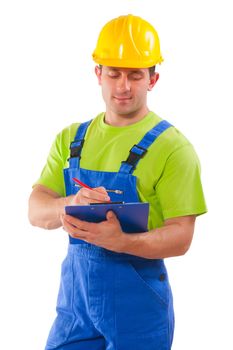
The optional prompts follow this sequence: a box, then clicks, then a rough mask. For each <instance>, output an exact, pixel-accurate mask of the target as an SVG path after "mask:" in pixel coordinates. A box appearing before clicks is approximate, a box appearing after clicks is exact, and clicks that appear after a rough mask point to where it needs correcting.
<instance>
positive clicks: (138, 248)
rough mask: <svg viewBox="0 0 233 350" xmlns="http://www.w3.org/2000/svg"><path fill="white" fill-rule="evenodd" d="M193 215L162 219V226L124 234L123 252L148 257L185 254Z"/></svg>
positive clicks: (158, 257) (194, 217)
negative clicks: (132, 233)
mask: <svg viewBox="0 0 233 350" xmlns="http://www.w3.org/2000/svg"><path fill="white" fill-rule="evenodd" d="M195 219H196V216H195V215H188V216H181V217H177V218H171V219H167V220H165V221H164V226H163V227H160V228H157V229H154V230H151V231H149V232H145V233H142V234H134V235H127V236H125V245H124V248H123V251H124V253H128V254H133V255H138V256H142V257H145V258H149V259H163V258H167V257H172V256H179V255H183V254H185V253H186V252H187V251H188V249H189V247H190V245H191V242H192V238H193V233H194V226H195Z"/></svg>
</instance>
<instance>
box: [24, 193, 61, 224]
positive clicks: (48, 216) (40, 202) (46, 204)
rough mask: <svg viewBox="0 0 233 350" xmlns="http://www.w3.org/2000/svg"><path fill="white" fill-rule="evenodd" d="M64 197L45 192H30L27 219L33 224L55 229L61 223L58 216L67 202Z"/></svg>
mask: <svg viewBox="0 0 233 350" xmlns="http://www.w3.org/2000/svg"><path fill="white" fill-rule="evenodd" d="M66 202H67V198H65V197H58V196H57V197H56V198H54V197H51V195H50V194H48V193H46V192H37V193H32V195H31V196H30V199H29V212H28V217H29V221H30V223H31V224H32V225H33V226H38V227H41V228H45V229H55V228H58V227H60V226H61V225H62V223H61V220H60V216H61V214H63V213H64V207H65V205H66V204H67V203H66Z"/></svg>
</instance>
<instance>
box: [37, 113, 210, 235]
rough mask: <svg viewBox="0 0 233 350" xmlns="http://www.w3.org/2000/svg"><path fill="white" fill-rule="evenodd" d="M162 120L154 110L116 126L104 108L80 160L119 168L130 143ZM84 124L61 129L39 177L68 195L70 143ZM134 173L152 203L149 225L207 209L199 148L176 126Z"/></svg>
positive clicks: (107, 168)
mask: <svg viewBox="0 0 233 350" xmlns="http://www.w3.org/2000/svg"><path fill="white" fill-rule="evenodd" d="M161 120H162V119H161V118H160V117H158V116H157V115H156V114H154V113H153V112H149V113H148V114H147V115H146V116H145V118H143V119H142V120H140V121H139V122H137V123H135V124H132V125H128V126H124V127H114V126H111V125H108V124H105V123H104V113H101V114H99V115H98V116H97V117H96V118H95V119H94V120H93V121H92V123H91V124H90V126H89V128H88V130H87V133H86V136H85V143H84V146H83V149H82V158H81V161H80V166H81V167H82V168H85V169H89V170H96V171H112V172H116V171H118V170H119V169H120V165H121V161H123V160H126V159H127V157H128V155H129V150H130V149H131V147H132V146H133V145H134V144H137V143H138V142H139V141H140V140H141V139H142V137H143V136H144V135H145V134H146V132H147V131H149V130H150V129H152V128H153V127H154V126H155V125H156V124H157V123H159V122H160V121H161ZM79 125H80V124H78V123H74V124H72V125H70V126H69V127H67V128H65V129H64V130H62V131H61V132H60V133H59V134H58V135H57V137H56V139H55V141H54V143H53V145H52V147H51V150H50V153H49V156H48V159H47V163H46V165H45V167H44V169H43V171H42V173H41V176H40V178H39V179H38V181H37V182H36V184H41V185H44V186H46V187H48V188H50V189H51V190H53V191H55V192H57V193H58V194H59V195H61V196H65V185H64V179H63V169H64V168H66V167H68V161H67V159H68V158H69V152H70V149H69V148H70V143H71V142H72V141H73V140H74V137H75V135H76V132H77V128H78V126H79ZM133 174H134V175H135V176H137V191H138V195H139V198H140V199H141V201H143V202H149V203H150V214H149V223H148V227H149V229H152V228H155V227H161V226H162V225H163V221H164V220H165V219H168V218H172V217H177V216H185V215H192V214H196V215H200V214H203V213H205V212H206V211H207V209H206V204H205V199H204V195H203V190H202V184H201V179H200V163H199V160H198V157H197V154H196V153H195V150H194V148H193V146H192V145H191V144H190V142H189V141H188V140H187V139H186V138H185V136H184V135H182V134H181V133H180V131H179V130H177V129H176V128H175V127H171V128H168V129H167V130H166V131H164V132H163V133H162V134H161V135H160V136H159V137H158V139H157V140H156V141H155V142H154V143H152V145H151V146H150V147H149V149H148V152H147V153H146V155H145V156H144V157H143V158H142V159H141V160H140V161H139V163H138V165H137V167H136V169H135V171H134V173H133ZM34 185H35V184H34ZM103 185H104V184H103Z"/></svg>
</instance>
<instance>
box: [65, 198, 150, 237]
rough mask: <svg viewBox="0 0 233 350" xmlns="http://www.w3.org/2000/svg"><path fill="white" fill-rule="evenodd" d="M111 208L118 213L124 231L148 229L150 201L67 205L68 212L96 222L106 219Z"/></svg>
mask: <svg viewBox="0 0 233 350" xmlns="http://www.w3.org/2000/svg"><path fill="white" fill-rule="evenodd" d="M109 210H112V211H113V212H114V213H115V214H116V216H117V218H118V220H119V221H120V223H121V228H122V231H123V232H126V233H140V232H145V231H148V227H147V224H148V215H149V203H140V202H139V203H123V204H114V203H112V204H111V203H108V204H106V203H104V204H102V203H101V204H88V205H70V206H66V207H65V212H66V214H68V215H71V216H74V217H76V218H78V219H80V220H84V221H89V222H96V223H98V222H101V221H105V220H106V214H107V212H108V211H109Z"/></svg>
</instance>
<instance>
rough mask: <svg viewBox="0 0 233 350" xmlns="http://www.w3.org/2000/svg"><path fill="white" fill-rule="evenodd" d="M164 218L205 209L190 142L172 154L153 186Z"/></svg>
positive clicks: (198, 169)
mask: <svg viewBox="0 0 233 350" xmlns="http://www.w3.org/2000/svg"><path fill="white" fill-rule="evenodd" d="M156 192H157V197H158V200H159V202H160V205H161V208H162V213H163V217H164V220H165V219H168V218H172V217H177V216H185V215H200V214H204V213H206V212H207V208H206V203H205V198H204V194H203V189H202V183H201V175H200V162H199V159H198V156H197V154H196V152H195V150H194V148H193V146H192V145H191V144H188V145H185V146H182V147H180V148H179V149H177V150H176V151H174V152H173V153H171V155H170V156H169V157H168V159H167V161H166V164H165V167H164V171H163V174H162V176H161V178H160V180H159V181H158V183H157V186H156Z"/></svg>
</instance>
